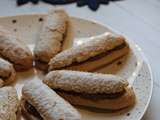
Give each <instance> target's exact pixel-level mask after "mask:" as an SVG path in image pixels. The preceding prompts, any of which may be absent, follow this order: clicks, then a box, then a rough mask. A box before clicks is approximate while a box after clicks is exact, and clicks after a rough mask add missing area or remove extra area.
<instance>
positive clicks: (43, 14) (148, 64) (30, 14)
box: [0, 13, 154, 120]
mask: <svg viewBox="0 0 160 120" xmlns="http://www.w3.org/2000/svg"><path fill="white" fill-rule="evenodd" d="M46 15H47V14H46V13H26V14H17V15H11V16H0V19H5V18H12V17H22V16H28V17H29V16H43V17H44V16H46ZM71 18H73V19H77V20H78V19H79V20H85V21H87V22H92V23H95V24H97V25H100V26H102V27H105V28H107V29H109V30H110V31H112V32H114V33H119V34H121V32H119V31H118V30H115V29H113V28H112V27H111V26H110V25H105V24H104V23H100V22H98V21H96V20H91V19H86V18H82V17H75V16H71ZM125 38H127V40H129V42H131V43H133V44H135V45H137V46H138V47H139V48H140V49H142V48H141V47H140V46H139V45H138V44H137V43H136V42H135V41H133V40H132V39H130V38H129V37H128V36H127V35H125ZM139 53H140V56H141V57H142V58H143V63H142V65H143V64H146V65H147V67H148V70H149V73H150V78H151V81H150V82H151V89H150V94H149V98H148V100H147V104H146V105H145V107H144V110H143V112H142V114H141V115H140V117H139V120H141V119H142V118H143V116H144V115H145V113H146V111H147V109H148V107H149V104H150V102H151V99H152V95H153V83H154V75H153V71H152V67H151V64H150V62H149V60H148V59H147V57H146V56H145V54H144V52H143V49H142V50H141V51H139Z"/></svg>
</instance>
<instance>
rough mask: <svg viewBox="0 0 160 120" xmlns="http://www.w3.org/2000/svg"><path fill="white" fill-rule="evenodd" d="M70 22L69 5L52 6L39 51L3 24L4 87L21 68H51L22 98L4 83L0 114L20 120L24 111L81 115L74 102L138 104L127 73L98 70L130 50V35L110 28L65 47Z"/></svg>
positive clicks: (42, 119) (0, 80)
mask: <svg viewBox="0 0 160 120" xmlns="http://www.w3.org/2000/svg"><path fill="white" fill-rule="evenodd" d="M70 22H71V21H70V17H69V15H68V14H67V13H66V12H65V11H64V10H62V9H57V10H53V9H51V10H50V11H49V12H48V15H47V16H46V19H45V21H44V23H43V26H42V30H41V33H40V36H39V39H38V40H37V42H36V44H35V48H34V51H33V54H34V55H32V52H31V51H30V49H29V48H28V47H27V45H25V43H24V42H23V40H21V38H19V37H18V36H15V35H13V34H12V33H11V32H9V31H8V30H6V29H5V28H4V27H0V86H1V87H2V86H5V85H8V84H10V83H12V82H13V81H15V80H16V71H25V70H28V69H30V68H32V67H33V66H35V67H36V68H38V69H40V70H43V71H45V72H48V73H47V75H46V76H45V77H44V79H43V80H42V81H37V80H32V81H30V82H28V83H27V84H25V85H24V87H23V89H22V97H21V100H18V97H17V93H16V90H15V89H14V88H13V87H2V88H0V101H1V103H0V120H17V119H18V118H19V116H20V113H22V114H23V115H24V116H25V117H26V118H27V119H29V120H80V119H81V115H80V113H79V112H78V111H77V110H76V109H75V108H74V107H73V106H72V105H76V106H82V107H84V108H92V109H101V110H107V111H108V110H110V111H119V110H122V109H125V108H128V107H131V106H133V105H134V103H135V94H134V91H133V89H132V87H130V86H129V83H128V81H127V80H126V79H124V78H121V77H119V76H115V75H111V74H101V73H93V71H95V70H96V69H99V68H100V67H103V66H105V65H108V64H110V63H112V62H114V61H115V60H117V59H119V58H121V57H123V56H125V55H127V54H128V52H129V45H128V44H127V42H126V41H125V38H124V37H123V36H120V35H115V34H112V33H104V34H102V35H99V36H96V37H92V38H91V40H89V41H87V42H85V43H83V44H81V45H78V46H75V47H72V48H69V49H66V50H63V51H62V47H63V42H64V40H65V38H66V36H67V30H68V29H69V24H70ZM33 61H35V63H34V64H33Z"/></svg>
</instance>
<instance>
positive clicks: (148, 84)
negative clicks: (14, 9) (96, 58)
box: [0, 14, 153, 120]
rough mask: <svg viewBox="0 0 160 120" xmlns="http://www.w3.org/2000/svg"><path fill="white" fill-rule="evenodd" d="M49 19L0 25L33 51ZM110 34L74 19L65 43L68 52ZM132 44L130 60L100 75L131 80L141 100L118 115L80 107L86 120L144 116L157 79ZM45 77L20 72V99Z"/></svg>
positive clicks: (24, 18) (21, 18) (7, 20)
mask: <svg viewBox="0 0 160 120" xmlns="http://www.w3.org/2000/svg"><path fill="white" fill-rule="evenodd" d="M45 16H46V15H44V14H33V15H18V16H11V17H0V25H3V26H5V27H6V28H8V29H9V30H11V31H13V33H14V34H17V35H19V36H20V37H21V38H22V40H24V41H25V42H26V43H27V44H28V45H29V47H30V48H31V49H33V47H34V44H35V41H36V40H38V35H39V31H40V30H41V26H42V24H43V21H44V20H45ZM106 31H109V32H112V31H111V30H110V29H109V28H107V27H105V26H103V25H100V24H98V23H96V22H91V21H87V20H83V19H79V18H72V21H71V25H70V29H69V31H68V34H69V35H68V37H67V39H66V40H65V43H64V49H66V48H68V47H70V46H72V45H77V44H81V43H82V42H85V41H86V40H87V39H84V38H88V37H92V36H96V35H99V34H102V33H104V32H106ZM71 33H72V34H71ZM128 42H129V45H130V47H131V52H130V54H129V55H128V56H127V57H124V58H122V59H120V60H118V61H115V62H114V63H112V64H110V65H108V66H105V67H103V68H101V69H99V70H97V71H96V72H102V73H112V74H116V75H119V76H122V77H125V78H127V79H128V81H129V83H130V85H132V86H133V88H134V91H135V94H136V97H137V102H136V104H135V106H134V107H133V108H131V109H129V110H125V111H121V112H118V113H108V112H105V113H99V112H93V111H89V110H86V109H82V108H81V109H80V108H78V110H79V111H80V113H81V114H82V120H140V119H141V118H142V116H143V115H144V113H145V111H146V109H147V107H148V104H149V102H150V98H151V95H152V88H153V78H152V74H151V70H150V67H149V65H148V64H147V62H146V59H145V57H144V55H143V54H142V51H141V49H140V48H139V47H138V45H136V44H135V43H133V42H132V41H129V40H128ZM42 78H43V74H42V73H41V72H39V71H37V70H35V69H32V70H30V71H27V72H21V73H18V75H17V82H16V83H15V84H14V85H15V87H16V89H17V91H18V94H19V97H20V96H21V88H22V86H23V84H24V83H25V82H28V81H29V80H34V79H42ZM22 119H23V118H22Z"/></svg>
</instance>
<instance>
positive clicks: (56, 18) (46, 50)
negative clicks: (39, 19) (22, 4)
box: [34, 9, 69, 70]
mask: <svg viewBox="0 0 160 120" xmlns="http://www.w3.org/2000/svg"><path fill="white" fill-rule="evenodd" d="M68 24H69V16H68V15H67V13H66V12H65V11H64V10H62V9H57V10H54V9H51V10H50V11H49V12H48V15H47V18H46V20H45V22H44V24H43V27H42V31H41V33H40V38H39V40H38V41H37V44H36V46H35V49H34V55H35V60H36V66H37V68H39V69H42V70H47V68H48V62H49V61H50V59H51V58H52V57H54V56H55V55H56V54H57V53H58V52H60V51H61V50H62V43H63V41H64V39H65V36H66V34H67V29H68Z"/></svg>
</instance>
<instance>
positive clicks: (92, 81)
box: [43, 70, 128, 94]
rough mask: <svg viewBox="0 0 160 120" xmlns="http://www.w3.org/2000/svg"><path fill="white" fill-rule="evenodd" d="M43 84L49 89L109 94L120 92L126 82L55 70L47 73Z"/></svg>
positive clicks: (112, 78) (111, 76)
mask: <svg viewBox="0 0 160 120" xmlns="http://www.w3.org/2000/svg"><path fill="white" fill-rule="evenodd" d="M43 82H44V83H45V84H47V85H48V86H49V87H51V88H53V89H55V90H56V89H58V90H64V91H74V92H77V93H87V94H97V93H100V94H103V93H105V94H111V93H117V92H118V93H119V92H122V91H123V90H124V89H125V87H126V86H128V82H127V80H125V79H123V78H120V77H118V76H115V75H111V74H100V73H89V72H78V71H70V70H57V71H51V72H49V73H48V74H47V75H46V76H45V78H44V80H43Z"/></svg>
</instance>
